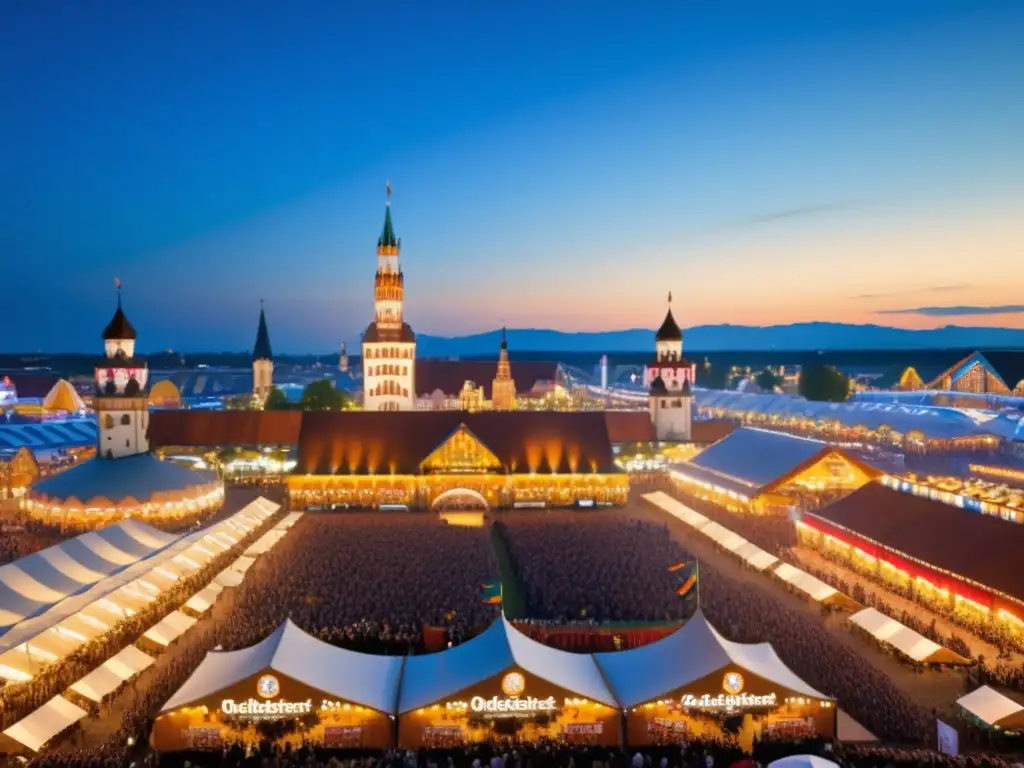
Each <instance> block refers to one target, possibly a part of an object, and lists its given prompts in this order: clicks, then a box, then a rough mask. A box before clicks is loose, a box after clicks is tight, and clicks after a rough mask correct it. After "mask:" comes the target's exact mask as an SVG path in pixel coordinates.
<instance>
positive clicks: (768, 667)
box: [597, 611, 836, 749]
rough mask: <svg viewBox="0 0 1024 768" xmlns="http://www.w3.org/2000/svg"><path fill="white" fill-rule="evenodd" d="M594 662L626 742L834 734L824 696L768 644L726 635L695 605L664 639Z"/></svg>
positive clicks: (746, 742)
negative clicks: (622, 720)
mask: <svg viewBox="0 0 1024 768" xmlns="http://www.w3.org/2000/svg"><path fill="white" fill-rule="evenodd" d="M597 660H598V663H599V664H600V666H601V669H602V670H603V671H604V673H605V676H606V678H607V680H608V682H609V684H610V685H611V686H612V688H613V690H614V691H615V693H616V695H617V696H618V698H619V701H620V702H621V704H622V707H623V709H624V710H625V711H626V741H627V743H629V744H631V745H644V744H667V743H677V742H678V741H679V740H680V739H692V738H706V739H712V740H714V739H717V738H720V737H722V736H723V735H728V736H733V737H735V738H736V739H737V741H738V742H739V744H740V745H741V746H743V747H744V748H745V749H750V748H752V746H753V744H754V742H755V740H761V739H765V738H772V737H785V738H791V739H792V738H796V739H799V738H806V737H813V736H824V737H826V738H834V737H835V735H836V709H835V706H834V701H833V700H832V699H831V698H830V697H829V696H827V695H825V694H823V693H821V692H819V691H817V690H815V689H814V688H812V687H811V686H810V685H808V684H807V683H805V682H804V681H803V680H801V679H800V678H799V677H797V675H796V674H795V673H794V672H793V671H792V670H790V669H789V668H788V667H787V666H786V665H785V664H784V663H783V662H782V660H781V659H780V658H779V657H778V656H777V655H776V653H775V650H774V649H773V648H772V647H771V645H770V644H768V643H759V644H756V645H748V644H741V643H734V642H731V641H729V640H726V639H725V638H723V637H722V636H721V635H720V634H718V632H717V631H716V630H715V629H714V627H712V626H711V625H710V624H709V623H708V622H707V620H706V619H705V618H704V616H703V614H702V613H700V612H699V611H698V612H697V613H696V614H695V615H694V616H693V617H692V618H691V619H690V620H689V621H688V622H687V623H686V624H685V625H684V626H683V627H682V628H681V629H679V630H677V631H676V632H674V633H673V634H671V635H669V636H668V637H666V638H665V639H664V640H661V641H659V642H656V643H651V644H650V645H645V646H642V647H640V648H635V649H633V650H629V651H622V652H613V653H600V654H597Z"/></svg>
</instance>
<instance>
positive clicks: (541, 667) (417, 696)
mask: <svg viewBox="0 0 1024 768" xmlns="http://www.w3.org/2000/svg"><path fill="white" fill-rule="evenodd" d="M512 667H517V668H519V669H521V670H523V671H524V672H527V673H528V674H531V675H535V676H536V677H539V678H540V679H541V680H545V681H547V682H548V683H551V684H552V685H556V686H558V687H559V688H563V689H565V690H567V691H572V692H573V693H575V694H578V695H579V696H583V697H585V698H587V699H590V700H591V701H596V702H598V703H600V704H604V705H606V706H609V707H615V708H616V709H618V706H619V705H618V702H617V701H616V699H615V696H614V695H613V694H612V692H611V690H610V689H609V687H608V683H606V682H605V679H604V677H603V676H602V674H601V670H600V669H599V668H598V666H597V662H595V661H594V657H593V656H591V655H590V654H578V653H568V652H566V651H560V650H558V649H556V648H551V647H549V646H547V645H544V644H542V643H539V642H537V641H536V640H532V639H530V638H529V637H527V636H526V635H524V634H523V633H522V632H520V631H519V630H518V629H516V628H515V627H513V626H512V625H511V624H510V623H509V622H508V620H507V619H505V617H504V616H502V618H500V619H499V620H497V621H495V622H494V623H493V624H492V625H491V626H490V627H489V628H488V629H487V630H486V631H485V632H483V633H482V634H480V635H477V636H476V637H475V638H473V639H472V640H470V641H468V642H465V643H462V644H461V645H456V646H455V647H454V648H449V649H448V650H445V651H441V652H440V653H429V654H426V655H423V656H409V657H408V659H407V660H406V663H405V672H404V674H403V676H402V690H401V697H400V699H399V702H398V714H399V715H404V714H406V713H407V712H412V711H413V710H416V709H420V708H421V707H425V706H428V705H432V704H435V703H437V702H439V701H441V700H442V699H444V698H445V697H447V696H451V695H453V694H456V693H459V692H460V691H463V690H465V689H467V688H469V687H470V686H472V685H475V684H476V683H479V682H481V681H483V680H487V679H490V678H492V677H496V676H498V675H500V674H501V673H502V672H507V671H508V670H509V669H511V668H512Z"/></svg>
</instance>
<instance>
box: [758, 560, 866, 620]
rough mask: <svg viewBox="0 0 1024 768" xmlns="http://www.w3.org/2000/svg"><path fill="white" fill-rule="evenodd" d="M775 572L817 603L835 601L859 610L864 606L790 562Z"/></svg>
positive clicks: (783, 564)
mask: <svg viewBox="0 0 1024 768" xmlns="http://www.w3.org/2000/svg"><path fill="white" fill-rule="evenodd" d="M773 573H774V574H775V575H776V576H778V577H779V578H780V579H782V580H783V581H784V582H786V583H787V584H789V585H790V586H792V587H795V588H796V589H798V590H799V591H801V592H803V593H804V594H805V595H807V596H808V597H809V598H811V600H813V601H814V602H816V603H834V604H836V605H842V606H845V607H847V608H855V609H857V610H860V609H861V608H863V607H864V606H862V605H861V604H860V603H858V602H857V601H856V600H854V599H853V598H851V597H847V596H846V595H844V594H843V593H842V592H840V591H839V590H838V589H836V588H835V587H832V586H829V585H828V584H826V583H825V582H824V581H822V580H821V579H819V578H817V577H816V576H811V574H809V573H807V572H806V571H801V570H800V569H799V568H795V567H793V566H792V565H790V564H789V563H782V564H781V565H779V567H778V568H776V569H775V570H774V571H773Z"/></svg>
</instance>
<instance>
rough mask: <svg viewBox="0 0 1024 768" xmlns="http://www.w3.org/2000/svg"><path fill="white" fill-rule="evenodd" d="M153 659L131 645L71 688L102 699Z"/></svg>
mask: <svg viewBox="0 0 1024 768" xmlns="http://www.w3.org/2000/svg"><path fill="white" fill-rule="evenodd" d="M153 661H154V660H153V657H152V656H149V655H147V654H145V653H143V652H142V651H140V650H139V649H138V648H136V647H135V646H134V645H129V646H128V647H127V648H125V649H123V650H122V651H121V652H120V653H118V654H117V655H116V656H113V657H112V658H110V659H107V660H106V661H105V662H103V664H101V665H100V666H99V667H97V668H96V669H94V670H93V671H92V672H90V673H89V674H88V675H86V676H85V677H83V678H82V679H81V680H79V681H78V682H77V683H75V684H74V685H72V686H71V690H72V691H74V692H75V693H77V694H79V695H81V696H85V698H87V699H91V700H92V701H102V700H103V697H104V696H106V695H108V694H111V693H113V692H114V691H116V690H117V689H118V688H120V687H121V686H122V685H123V684H124V683H125V682H126V681H128V680H130V679H131V678H133V677H134V676H135V675H137V674H139V672H141V671H142V670H144V669H145V668H146V667H148V666H149V665H150V664H152V663H153Z"/></svg>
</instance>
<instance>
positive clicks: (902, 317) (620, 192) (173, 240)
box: [0, 0, 1024, 353]
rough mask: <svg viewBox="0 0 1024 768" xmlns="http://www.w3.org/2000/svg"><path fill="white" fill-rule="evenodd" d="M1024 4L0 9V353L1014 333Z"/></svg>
mask: <svg viewBox="0 0 1024 768" xmlns="http://www.w3.org/2000/svg"><path fill="white" fill-rule="evenodd" d="M1022 38H1024V4H1022V3H1020V2H1019V0H1009V1H1007V2H997V1H996V0H993V1H992V2H982V1H981V0H977V1H975V2H967V3H965V2H962V1H961V0H954V1H947V0H901V2H898V3H893V2H891V0H884V1H882V2H876V1H875V0H849V1H848V2H847V1H846V0H837V1H836V2H828V3H822V2H820V0H815V1H813V2H810V1H808V2H770V3H769V2H762V1H761V0H757V2H748V3H744V2H736V1H733V2H722V3H706V2H697V1H696V0H669V1H667V2H654V1H653V0H652V1H651V2H635V3H623V2H621V1H619V0H616V1H615V2H605V1H604V0H590V1H589V2H575V0H562V1H561V2H558V3H552V2H549V1H548V0H541V1H540V2H534V1H533V0H523V1H522V2H515V3H493V2H492V3H480V2H476V1H475V0H467V2H464V3H456V2H452V3H446V2H439V3H423V2H421V1H419V0H390V1H389V2H387V3H376V2H368V1H363V2H359V1H357V0H353V2H334V1H333V0H323V1H322V2H321V1H319V0H306V1H305V2H301V3H281V2H277V1H276V0H274V1H270V0H213V1H212V2H207V1H203V0H174V1H173V2H170V1H168V0H146V2H143V3H140V2H138V1H137V0H124V1H123V2H122V1H115V0H91V1H90V2H88V3H83V2H79V1H78V0H62V1H59V2H58V1H57V0H36V2H28V3H22V2H12V1H7V0H0V105H3V106H2V108H0V180H2V183H0V260H2V261H0V263H2V265H3V268H2V271H0V275H2V277H0V279H2V281H3V290H2V292H0V301H2V304H0V306H2V310H0V317H3V318H4V319H5V321H6V322H5V326H6V330H5V331H4V332H3V333H2V334H0V339H2V341H0V352H14V351H24V352H27V351H34V350H41V351H51V352H54V351H89V350H91V349H94V348H98V346H99V334H100V331H101V330H102V328H103V326H104V325H105V324H106V322H107V321H108V320H109V317H110V315H111V314H112V312H113V308H114V303H115V300H116V297H115V289H114V279H115V277H119V278H121V280H122V281H123V285H124V288H123V298H124V306H125V310H126V312H127V313H128V316H129V317H130V318H131V320H132V322H133V323H134V325H135V326H136V328H137V330H138V333H139V347H140V349H142V350H144V351H145V350H156V349H168V348H173V349H178V350H183V351H235V350H242V349H245V348H250V347H251V346H252V343H253V341H254V338H255V333H256V324H257V317H258V313H259V301H260V299H263V300H265V306H266V311H267V318H268V323H269V327H270V333H271V339H272V341H273V344H274V347H275V350H279V351H282V352H294V353H300V352H328V351H330V350H335V349H337V346H338V343H339V342H340V341H342V340H346V341H347V342H348V344H349V347H350V349H351V348H353V345H355V344H356V343H357V341H358V339H359V337H360V335H361V333H362V331H363V330H364V329H365V327H366V325H367V324H368V323H369V322H370V321H371V320H372V297H373V273H374V271H375V269H376V254H375V246H376V238H377V237H378V235H379V234H380V230H381V226H382V224H383V218H384V204H385V181H386V180H390V182H391V185H392V188H393V190H394V194H393V196H392V211H393V216H394V224H395V228H396V231H397V233H398V235H399V236H400V237H402V241H403V247H402V254H401V261H402V267H403V270H404V272H405V286H406V319H407V321H408V322H409V323H410V324H411V325H412V327H413V328H414V329H415V330H416V331H417V332H419V333H425V334H431V335H445V336H455V335H463V334H469V333H476V332H481V331H486V330H490V329H493V328H496V327H498V326H500V325H502V324H507V325H508V326H509V327H511V328H527V327H532V328H557V329H560V330H567V331H599V330H613V329H624V328H636V327H656V326H657V325H658V324H659V323H660V321H661V319H662V317H663V316H664V310H665V301H666V294H667V292H668V291H669V290H671V291H672V293H673V298H674V301H673V309H674V313H675V315H676V317H677V319H678V320H679V321H680V323H681V324H682V325H685V326H695V325H701V324H711V323H734V324H751V325H771V324H782V323H792V322H803V321H813V320H823V321H841V322H850V323H879V324H884V325H893V326H900V327H907V328H931V327H938V326H943V325H947V324H957V325H986V326H1008V327H1021V328H1024V269H1021V265H1022V264H1024V140H1022V137H1024V99H1022V98H1021V96H1020V83H1021V82H1022V81H1024V46H1021V45H1020V40H1021V39H1022Z"/></svg>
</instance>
